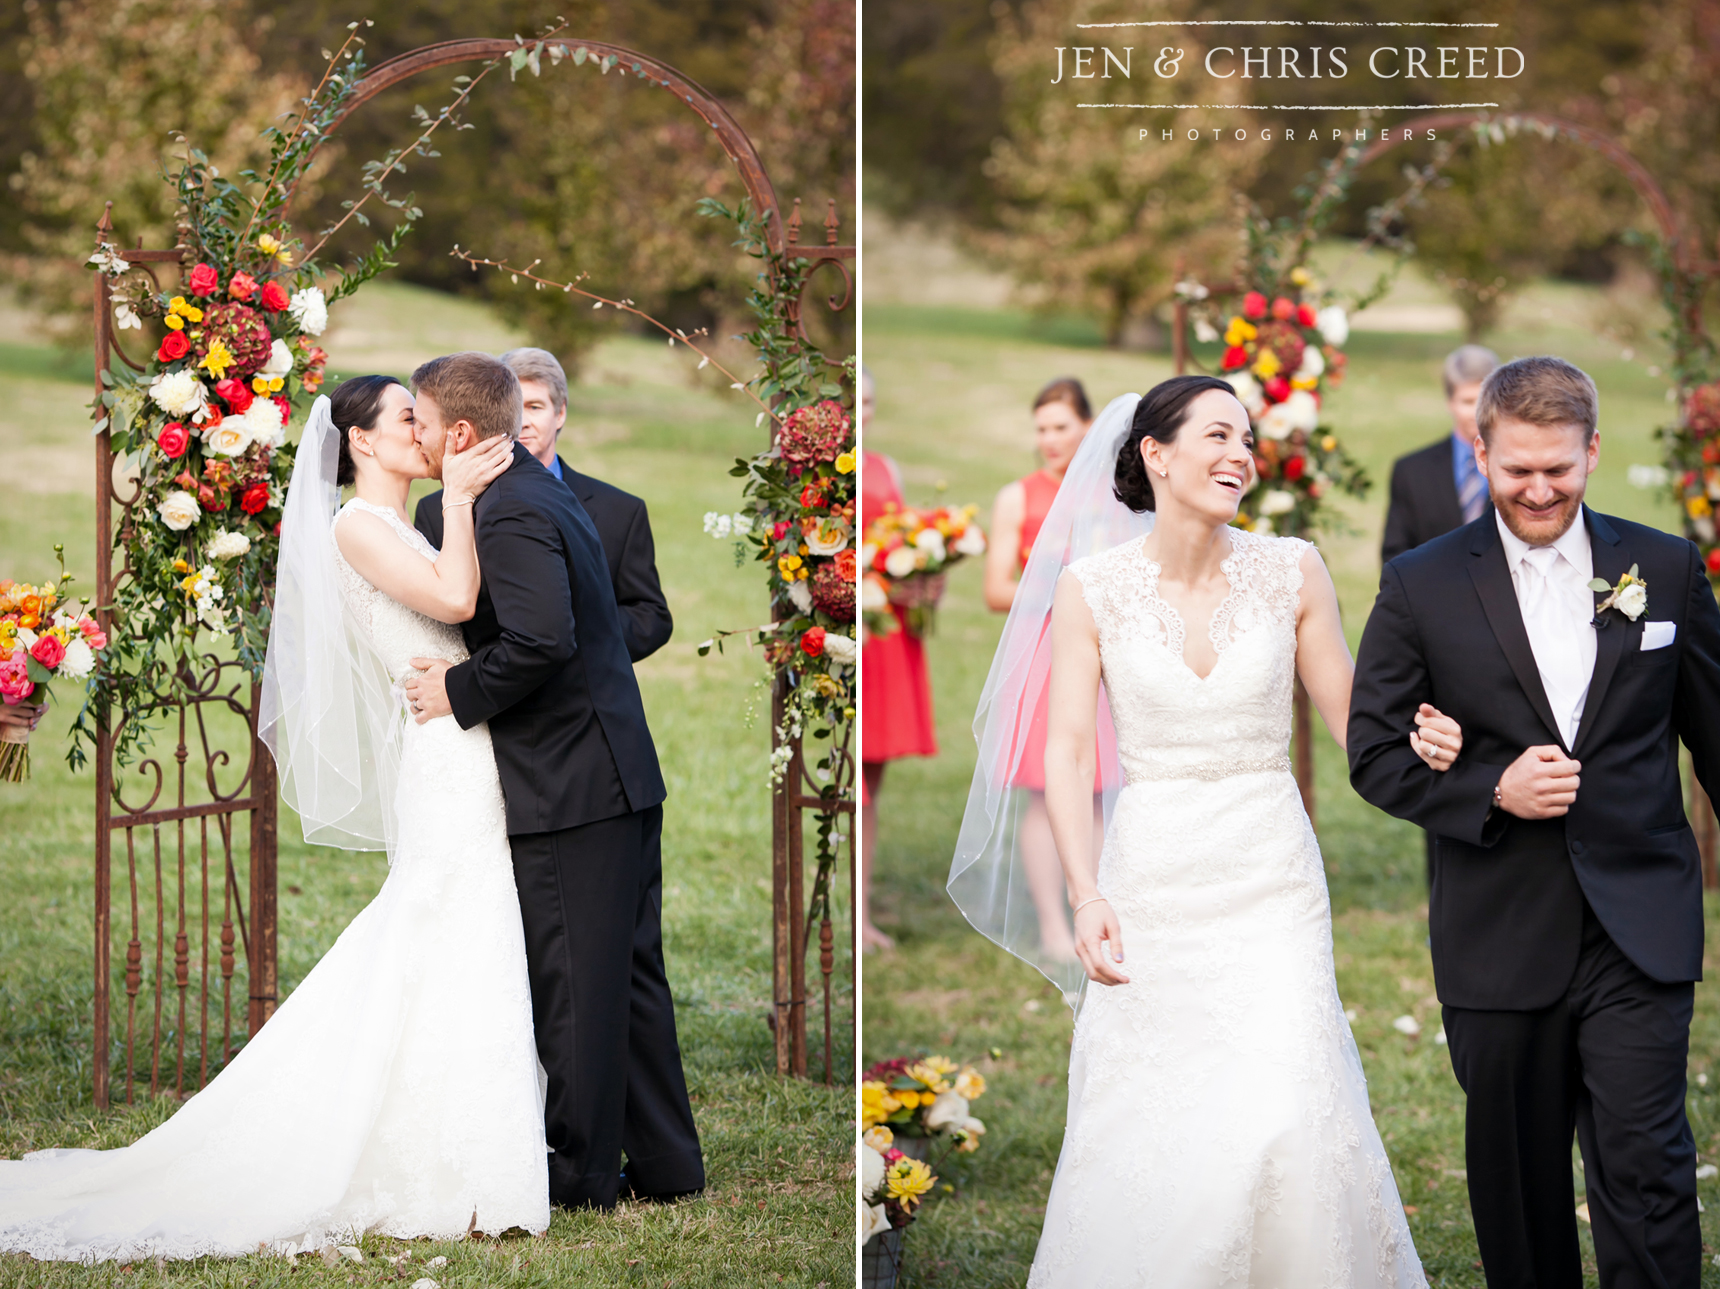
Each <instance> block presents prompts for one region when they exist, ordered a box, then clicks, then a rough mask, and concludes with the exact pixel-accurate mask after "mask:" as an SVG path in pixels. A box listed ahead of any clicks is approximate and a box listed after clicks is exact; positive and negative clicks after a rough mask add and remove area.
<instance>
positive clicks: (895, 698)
mask: <svg viewBox="0 0 1720 1289" xmlns="http://www.w3.org/2000/svg"><path fill="white" fill-rule="evenodd" d="M872 402H873V395H872V376H871V373H870V372H862V373H861V377H860V428H861V432H862V433H864V432H865V428H866V424H867V422H869V421H870V420H871V419H872ZM860 470H861V473H860V524H861V530H862V531H864V530H865V528H866V526H867V525H869V524H871V523H872V522H873V521H874V520H876V519H878V518H879V517H881V516H883V515H884V514H887V513H888V512H889V511H890V510H892V509H900V508H901V507H902V506H903V505H904V502H903V500H902V477H901V472H900V471H899V470H898V469H897V468H896V463H895V462H894V461H892V460H890V458H889V457H887V456H882V455H880V454H878V453H876V452H863V453H862V456H861V467H860ZM890 612H891V613H893V614H894V615H895V617H896V629H895V630H894V631H892V632H890V633H889V634H888V635H874V636H871V637H870V638H869V639H867V641H866V643H865V645H864V646H863V647H862V648H861V650H860V768H861V784H860V789H861V797H860V809H861V833H860V837H861V846H860V930H861V938H862V940H863V941H864V943H865V945H866V946H867V947H868V948H880V949H887V948H889V947H890V946H891V944H892V943H893V941H891V939H890V937H889V936H887V935H885V934H884V933H883V932H882V931H880V930H879V929H878V928H877V927H875V926H873V925H872V913H871V892H872V856H873V854H874V853H875V852H876V850H877V846H878V840H877V839H878V792H879V790H880V789H881V788H882V787H883V785H884V767H885V766H886V765H888V764H889V763H890V762H891V761H895V760H899V759H900V758H902V757H905V756H936V755H937V753H938V740H937V733H936V730H935V729H934V727H933V724H932V685H931V680H930V678H929V677H928V676H927V674H926V649H925V645H924V644H923V643H921V641H920V640H919V638H918V637H917V636H915V635H913V633H911V632H910V631H909V630H908V626H907V615H906V613H905V612H904V610H902V609H901V608H899V607H897V606H895V605H892V606H890Z"/></svg>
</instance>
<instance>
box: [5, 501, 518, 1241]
mask: <svg viewBox="0 0 1720 1289" xmlns="http://www.w3.org/2000/svg"><path fill="white" fill-rule="evenodd" d="M354 508H357V509H362V510H368V511H370V512H371V513H372V514H376V515H380V516H381V517H382V518H383V519H384V520H386V521H387V522H388V523H389V524H390V526H391V527H393V528H394V529H395V530H396V531H397V532H398V533H399V535H400V539H401V540H402V541H403V542H405V543H406V544H407V546H408V547H410V548H411V551H412V552H416V553H417V554H416V555H413V554H411V553H409V552H408V551H404V550H403V551H402V552H401V557H402V558H416V557H419V556H421V557H422V558H425V559H431V560H433V559H435V558H436V551H435V550H434V549H433V548H432V547H431V546H430V544H429V543H428V542H426V541H425V540H424V538H423V537H422V536H421V535H419V534H418V533H417V532H415V531H414V530H413V529H412V528H410V527H409V526H408V525H406V524H405V523H404V522H403V521H401V520H400V518H399V517H398V516H396V515H395V514H394V513H393V512H392V511H390V510H387V509H385V508H382V507H377V506H372V505H369V504H368V503H366V502H363V501H351V502H348V503H347V506H346V510H351V509H354ZM345 513H346V511H345V510H343V511H342V515H344V514H345ZM337 522H338V521H337ZM336 560H337V567H338V570H339V574H340V579H341V584H342V590H343V593H344V594H345V596H346V597H347V601H348V604H349V605H350V606H351V607H352V608H353V609H354V611H355V612H356V614H357V616H358V618H359V620H360V622H361V623H362V624H363V626H364V628H365V629H366V631H367V632H368V634H369V638H370V640H371V641H372V642H373V643H374V645H375V647H376V649H377V651H378V652H379V654H380V655H381V657H382V659H383V661H384V663H385V664H386V666H387V668H388V672H389V674H390V675H391V676H393V677H394V678H395V679H396V681H398V680H399V679H400V678H401V677H403V676H404V674H405V672H406V671H407V660H408V659H409V658H413V657H434V658H446V659H449V660H450V661H456V662H457V661H460V660H463V659H464V658H465V657H466V648H465V645H464V644H463V643H462V641H461V638H460V629H459V628H458V627H454V626H448V625H445V624H443V623H439V622H434V621H432V620H431V619H429V618H426V617H423V616H421V615H420V614H417V613H415V612H413V611H412V610H410V609H407V608H405V607H404V606H402V605H400V604H398V603H396V602H395V601H393V600H390V599H389V598H388V597H387V596H385V595H383V594H382V593H381V592H380V591H378V590H377V589H376V588H375V587H373V586H371V585H370V584H369V583H368V582H366V581H364V580H363V579H362V578H361V577H359V576H358V574H357V573H355V572H353V570H352V569H351V568H350V567H349V566H348V565H347V564H346V562H345V561H344V560H340V558H339V554H338V550H337V552H336ZM396 803H397V810H398V816H399V820H400V832H399V838H398V841H397V843H396V845H395V847H394V851H393V854H392V857H391V861H390V867H389V870H388V878H387V880H386V881H385V882H384V883H383V885H382V889H381V891H380V892H379V893H378V894H377V896H376V898H375V899H374V900H372V901H371V902H370V904H369V905H367V906H366V907H365V909H364V911H363V912H361V913H360V914H359V915H358V916H357V917H356V918H354V919H353V921H352V923H351V925H350V926H348V927H347V928H346V930H345V931H343V932H342V933H341V936H340V938H339V939H338V940H336V941H335V943H334V947H333V948H331V949H330V950H329V951H328V953H327V954H326V955H324V957H323V959H322V960H321V961H320V962H318V963H317V965H316V967H315V968H314V969H313V970H312V971H311V972H310V974H309V975H307V976H306V977H305V979H304V981H303V983H301V984H300V985H299V987H298V988H297V989H295V990H294V991H293V992H292V994H291V995H290V996H289V997H288V998H287V999H286V1001H285V1002H283V1003H282V1004H281V1006H280V1008H279V1010H277V1011H276V1013H275V1015H274V1017H273V1018H272V1019H271V1020H270V1021H269V1023H268V1024H267V1025H265V1026H264V1027H263V1029H262V1031H261V1032H260V1033H259V1034H258V1035H257V1037H256V1038H254V1039H252V1040H251V1041H250V1043H248V1044H247V1045H246V1046H245V1047H244V1048H243V1049H242V1050H241V1051H240V1052H239V1054H238V1055H237V1056H236V1057H235V1058H234V1059H233V1061H232V1062H231V1063H230V1064H229V1065H228V1066H227V1068H226V1069H224V1070H223V1071H222V1072H221V1073H220V1075H219V1076H217V1077H216V1078H215V1079H214V1080H213V1081H212V1082H211V1083H210V1084H209V1086H208V1087H206V1088H204V1089H203V1090H202V1091H201V1092H199V1093H197V1094H196V1095H195V1096H194V1097H192V1098H191V1099H190V1100H189V1101H187V1102H186V1103H185V1105H184V1106H182V1107H181V1108H180V1109H179V1110H178V1111H177V1112H176V1113H175V1114H174V1116H173V1117H172V1118H171V1119H169V1120H168V1121H167V1122H166V1123H164V1124H162V1125H161V1126H160V1127H159V1128H157V1129H155V1131H153V1132H151V1133H149V1134H148V1135H147V1136H145V1137H144V1138H142V1139H141V1140H140V1141H138V1142H136V1143H135V1144H133V1145H131V1146H127V1147H125V1148H123V1149H120V1150H108V1151H89V1150H46V1151H39V1152H36V1153H35V1154H32V1155H28V1156H26V1157H25V1158H24V1159H23V1160H20V1161H12V1162H4V1161H0V1249H4V1250H11V1251H17V1252H24V1253H28V1254H31V1255H32V1256H34V1257H36V1258H43V1259H56V1260H75V1261H84V1262H89V1261H95V1260H99V1259H107V1258H116V1259H118V1258H139V1257H166V1258H192V1257H199V1256H203V1255H210V1254H213V1255H234V1256H236V1255H241V1254H246V1253H252V1252H255V1251H257V1250H258V1249H259V1247H260V1246H261V1247H264V1248H267V1249H269V1250H272V1251H275V1252H281V1253H291V1252H302V1251H309V1250H312V1249H316V1248H321V1247H323V1246H325V1245H328V1244H331V1243H342V1242H346V1241H348V1240H350V1239H352V1238H353V1237H355V1236H356V1235H357V1234H358V1233H360V1232H364V1231H375V1232H379V1233H381V1234H384V1235H391V1236H399V1237H414V1236H429V1237H431V1238H437V1239H449V1238H453V1237H456V1236H461V1235H464V1234H466V1233H467V1232H468V1230H470V1229H472V1228H473V1227H474V1225H475V1227H476V1229H477V1230H480V1231H485V1232H490V1233H499V1232H501V1231H504V1230H507V1229H508V1228H510V1227H516V1226H517V1227H524V1228H525V1229H527V1230H529V1231H532V1232H541V1231H543V1230H545V1229H546V1228H547V1227H548V1226H549V1176H548V1164H547V1156H546V1153H545V1145H544V1130H543V1111H542V1102H541V1101H540V1099H539V1092H538V1080H537V1051H536V1047H535V1046H534V1043H533V1039H532V1013H531V993H530V986H529V984H528V981H527V977H526V958H525V938H524V934H523V932H522V931H521V928H520V910H519V902H518V899H517V897H516V895H515V891H514V875H513V865H512V860H511V858H510V854H509V850H508V839H507V829H506V825H505V822H504V817H503V811H502V790H501V784H500V781H499V780H498V778H497V776H496V764H495V758H494V756H493V755H492V753H491V751H490V734H489V728H488V727H487V726H484V725H478V726H475V727H473V728H472V729H470V730H462V729H461V728H460V727H459V725H458V724H457V723H456V722H455V721H454V719H453V718H452V717H443V718H441V719H438V720H432V721H429V722H427V723H425V724H424V725H418V724H415V723H413V722H407V725H406V734H405V743H404V748H403V751H402V756H401V764H400V778H399V789H398V795H397V797H396ZM318 862H319V863H321V864H338V863H340V862H341V855H340V853H339V852H329V853H325V854H323V855H320V856H319V858H318Z"/></svg>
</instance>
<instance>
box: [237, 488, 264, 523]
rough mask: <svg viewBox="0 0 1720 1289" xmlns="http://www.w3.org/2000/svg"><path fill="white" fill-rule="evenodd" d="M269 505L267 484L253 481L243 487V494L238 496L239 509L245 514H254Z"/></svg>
mask: <svg viewBox="0 0 1720 1289" xmlns="http://www.w3.org/2000/svg"><path fill="white" fill-rule="evenodd" d="M268 507H269V485H268V484H266V483H254V484H252V485H251V486H250V487H249V488H247V489H245V495H244V496H242V497H240V498H239V509H240V510H243V511H244V512H245V513H246V514H247V515H255V514H257V513H258V512H260V511H263V510H267V509H268Z"/></svg>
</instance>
